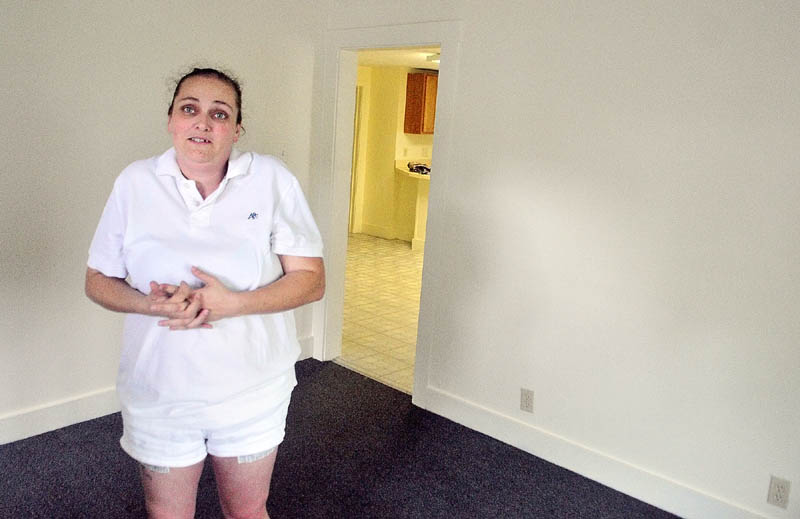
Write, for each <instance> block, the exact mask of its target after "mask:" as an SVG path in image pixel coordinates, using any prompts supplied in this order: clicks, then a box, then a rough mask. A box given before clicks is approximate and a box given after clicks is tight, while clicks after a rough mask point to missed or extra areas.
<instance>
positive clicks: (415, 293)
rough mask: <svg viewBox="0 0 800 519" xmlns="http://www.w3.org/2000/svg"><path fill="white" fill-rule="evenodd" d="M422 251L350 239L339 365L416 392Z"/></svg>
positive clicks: (362, 237) (369, 239) (353, 236)
mask: <svg viewBox="0 0 800 519" xmlns="http://www.w3.org/2000/svg"><path fill="white" fill-rule="evenodd" d="M422 257H423V254H422V250H419V251H412V250H411V245H410V244H409V243H408V242H404V241H399V240H384V239H381V238H375V237H373V236H369V235H366V234H351V235H350V237H349V239H348V242H347V266H346V270H345V292H344V324H343V328H342V356H341V357H339V358H337V359H336V362H337V363H338V364H341V365H342V366H345V367H346V368H348V369H351V370H353V371H357V372H359V373H361V374H362V375H366V376H368V377H370V378H372V379H375V380H378V381H379V382H382V383H384V384H386V385H388V386H391V387H393V388H395V389H398V390H400V391H404V392H406V393H409V394H410V393H411V389H412V387H413V385H414V356H415V353H416V343H417V317H418V315H419V292H420V287H421V284H422Z"/></svg>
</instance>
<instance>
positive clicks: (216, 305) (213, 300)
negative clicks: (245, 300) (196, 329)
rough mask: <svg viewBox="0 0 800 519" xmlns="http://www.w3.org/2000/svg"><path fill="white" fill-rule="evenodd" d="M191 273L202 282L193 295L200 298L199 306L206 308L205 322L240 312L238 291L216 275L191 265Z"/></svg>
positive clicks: (232, 315)
mask: <svg viewBox="0 0 800 519" xmlns="http://www.w3.org/2000/svg"><path fill="white" fill-rule="evenodd" d="M192 274H194V275H195V277H197V278H198V279H199V280H200V281H202V282H203V285H204V286H203V288H200V289H197V290H195V291H194V294H192V295H193V297H199V298H200V306H201V307H202V308H203V310H208V316H207V317H206V322H210V321H218V320H220V319H224V318H226V317H235V316H237V315H240V314H241V311H240V304H239V298H238V292H234V291H233V290H231V289H229V288H228V287H226V286H225V284H224V283H222V281H220V280H219V279H217V278H216V277H214V276H212V275H211V274H208V273H207V272H203V271H202V270H200V269H199V268H197V267H192Z"/></svg>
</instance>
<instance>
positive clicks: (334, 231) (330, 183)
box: [311, 21, 462, 407]
mask: <svg viewBox="0 0 800 519" xmlns="http://www.w3.org/2000/svg"><path fill="white" fill-rule="evenodd" d="M461 39H462V23H461V22H458V21H448V22H426V23H415V24H404V25H392V26H381V27H367V28H356V29H343V30H333V31H327V32H326V33H325V38H324V43H323V55H322V60H320V63H319V66H320V67H321V69H322V70H317V72H318V73H320V74H321V77H322V81H321V91H320V90H317V91H316V92H315V94H316V95H315V98H316V99H317V101H316V102H315V103H314V114H315V117H314V125H313V127H312V142H314V143H316V144H315V145H314V146H313V147H312V156H311V171H312V172H313V173H312V177H313V180H312V189H311V194H312V199H313V201H314V206H315V209H316V211H315V212H316V215H317V222H318V224H319V227H320V232H321V233H322V237H323V239H324V240H325V249H326V254H325V256H326V259H325V263H326V296H325V298H324V299H323V300H322V301H320V302H318V303H316V305H315V307H314V312H313V320H312V334H313V339H314V340H313V351H312V356H313V357H314V358H315V359H318V360H331V359H334V358H336V357H338V356H339V355H341V351H342V321H343V310H344V274H345V261H346V257H347V236H348V232H347V231H348V217H349V209H350V178H351V171H352V154H353V114H354V111H355V96H354V95H353V92H354V91H355V87H356V75H357V67H358V64H357V53H358V51H359V50H364V49H380V48H387V49H388V48H397V47H416V46H434V45H438V46H440V47H441V55H442V61H441V63H440V67H439V72H440V81H439V89H438V94H437V104H436V128H435V130H434V142H435V143H436V146H435V147H434V150H433V156H432V159H431V163H432V167H433V168H434V170H435V173H434V174H433V175H431V180H430V182H431V192H430V202H429V209H428V229H427V232H426V234H427V238H428V239H427V240H426V251H425V262H424V266H423V276H422V291H421V294H420V320H419V332H418V340H417V353H416V362H415V366H414V390H413V395H414V403H415V404H417V405H421V404H422V400H423V395H424V388H425V387H427V385H428V384H427V381H428V371H429V370H428V361H429V359H430V343H429V341H426V340H421V339H423V338H424V337H425V336H426V335H427V334H423V333H421V332H422V331H423V330H424V329H426V328H427V329H430V327H431V326H432V325H433V324H434V323H433V322H429V320H428V319H427V318H426V316H428V315H430V313H428V312H425V308H426V304H425V302H426V296H425V293H426V290H425V286H426V281H425V280H426V277H427V276H426V274H425V273H426V271H428V270H429V269H428V268H426V267H425V266H427V265H428V263H429V260H431V259H435V258H436V257H437V255H438V247H437V246H436V242H437V241H438V237H439V236H443V234H442V233H443V231H444V229H443V228H442V226H441V222H443V220H444V218H443V217H444V215H445V201H446V196H445V193H446V192H447V184H448V179H449V178H450V177H452V176H453V174H454V172H452V171H450V164H449V161H448V157H449V154H450V150H451V148H452V143H451V140H450V137H451V135H452V127H453V116H454V105H455V104H454V99H455V93H456V84H457V78H458V67H459V57H460V46H461ZM318 103H320V104H318ZM442 254H445V251H442ZM418 401H419V403H418ZM423 407H424V406H423Z"/></svg>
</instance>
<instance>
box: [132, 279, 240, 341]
mask: <svg viewBox="0 0 800 519" xmlns="http://www.w3.org/2000/svg"><path fill="white" fill-rule="evenodd" d="M192 274H194V275H195V276H196V277H197V278H198V279H200V280H201V281H202V282H203V287H202V288H196V289H195V288H192V287H191V286H189V284H188V283H186V282H185V281H181V284H180V285H170V284H167V283H157V282H155V281H151V282H150V294H149V295H148V296H147V299H148V303H149V306H150V312H151V313H152V314H153V315H158V316H161V317H165V319H163V320H161V321H159V322H158V325H159V326H166V327H169V329H170V330H188V329H192V328H212V326H211V324H210V321H216V320H219V319H222V318H225V317H232V316H234V315H237V311H236V309H237V305H236V292H234V291H232V290H230V289H228V287H226V286H225V285H224V284H223V283H222V282H221V281H219V280H218V279H217V278H215V277H214V276H212V275H211V274H208V273H205V272H203V271H202V270H200V269H199V268H197V267H192Z"/></svg>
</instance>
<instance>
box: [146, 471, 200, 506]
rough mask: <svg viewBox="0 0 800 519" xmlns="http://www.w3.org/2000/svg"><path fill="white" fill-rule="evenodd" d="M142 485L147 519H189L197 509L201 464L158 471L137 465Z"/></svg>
mask: <svg viewBox="0 0 800 519" xmlns="http://www.w3.org/2000/svg"><path fill="white" fill-rule="evenodd" d="M139 471H140V473H141V475H142V485H143V486H144V499H145V506H146V508H147V517H149V518H150V519H192V518H194V511H195V507H196V506H197V484H198V482H199V481H200V475H201V474H202V473H203V462H202V461H201V462H200V463H197V464H195V465H192V466H190V467H180V468H170V469H169V471H168V472H162V471H158V470H154V469H153V468H148V467H146V466H144V465H139Z"/></svg>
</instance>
